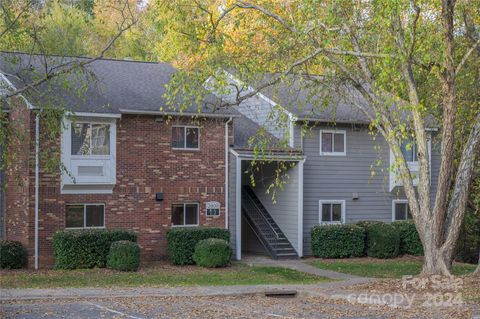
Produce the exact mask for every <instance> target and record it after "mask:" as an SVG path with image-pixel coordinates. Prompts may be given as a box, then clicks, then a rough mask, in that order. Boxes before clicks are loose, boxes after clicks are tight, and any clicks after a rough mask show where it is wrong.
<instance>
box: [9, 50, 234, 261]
mask: <svg viewBox="0 0 480 319" xmlns="http://www.w3.org/2000/svg"><path fill="white" fill-rule="evenodd" d="M8 56H9V55H8V54H4V55H3V60H2V61H3V63H2V65H1V67H0V68H1V69H2V70H5V71H8V74H22V73H21V70H25V69H29V68H34V69H36V70H39V69H41V66H42V64H41V59H39V57H37V59H35V57H34V59H33V61H30V60H29V59H27V57H28V56H27V55H21V54H20V55H19V54H15V56H16V57H20V58H25V59H20V61H19V62H15V63H9V60H8ZM53 59H54V58H53ZM53 62H55V60H54V61H53ZM26 63H30V64H31V66H30V65H26ZM51 63H52V62H51ZM52 65H54V64H53V63H52ZM88 68H89V70H90V71H91V72H93V73H94V74H95V78H96V79H95V81H93V80H92V82H91V83H88V84H89V87H88V90H87V91H86V92H85V94H82V95H78V94H77V93H76V92H75V91H73V92H68V91H66V90H64V89H63V90H62V88H61V87H60V86H56V85H54V86H50V87H46V86H43V87H42V88H41V89H42V90H44V91H47V92H49V93H48V94H46V95H47V96H49V97H48V98H49V99H50V100H49V101H48V102H46V101H44V100H45V99H46V98H47V97H45V96H44V97H37V96H35V95H32V94H29V95H25V96H23V97H16V98H13V99H11V100H10V101H9V105H8V106H7V105H5V106H6V108H4V111H7V112H9V114H8V117H9V120H10V121H11V122H14V123H16V124H15V125H16V126H17V125H18V127H23V129H21V130H19V131H24V132H26V134H25V136H22V137H21V138H20V137H19V138H15V137H14V136H12V138H11V146H10V148H9V149H8V150H7V151H8V152H15V153H16V155H15V161H14V162H13V163H12V164H11V165H10V166H9V167H8V169H7V170H6V172H5V182H6V185H7V187H6V188H5V193H4V194H3V196H4V201H3V200H2V202H3V203H2V206H3V211H4V212H6V213H3V218H4V222H3V224H4V225H3V235H4V237H5V238H8V239H11V240H18V241H20V242H22V243H23V244H24V245H25V247H26V248H27V250H28V255H29V257H30V258H29V265H30V266H32V265H33V264H34V262H35V261H34V259H35V256H38V263H39V265H40V267H48V266H51V265H52V264H53V248H52V237H53V234H54V233H55V231H57V230H60V229H65V228H72V229H74V228H112V229H131V230H134V231H136V232H137V233H138V241H139V244H140V246H141V254H142V260H158V259H161V258H163V257H164V256H165V254H166V232H167V230H168V229H169V228H171V227H176V226H197V225H201V226H217V227H226V224H225V194H226V193H225V190H226V187H225V186H226V184H225V183H226V179H225V176H226V175H225V159H226V152H227V149H228V146H229V144H231V143H233V138H232V132H233V129H232V115H231V114H219V113H218V112H217V113H212V112H209V111H207V109H205V108H203V106H197V105H192V106H190V108H188V109H186V110H183V111H182V112H176V111H164V112H161V111H160V109H161V108H162V107H164V108H165V99H164V97H163V95H164V93H165V85H166V84H168V83H169V81H170V79H171V77H172V76H173V74H174V73H175V70H174V69H173V68H172V67H171V66H170V65H168V64H164V63H143V62H130V61H118V60H99V61H96V62H94V63H92V64H91V65H90V66H89V67H88ZM3 80H4V84H5V83H6V84H8V85H12V86H13V87H16V88H18V87H20V86H21V85H22V83H21V80H20V79H18V78H15V77H11V78H9V77H7V76H4V78H3ZM22 80H23V79H22ZM52 95H55V99H51V97H52ZM42 99H43V100H42ZM60 100H61V101H60ZM52 101H54V102H55V103H57V102H58V103H59V105H61V104H60V103H63V104H65V105H69V111H72V112H74V116H69V117H65V118H64V119H63V126H64V129H63V131H62V133H61V137H60V138H58V139H55V140H50V139H47V138H46V135H45V134H42V133H43V132H42V121H41V117H39V118H37V115H38V114H39V112H41V110H40V107H38V106H37V105H42V104H46V103H52ZM36 125H38V131H36V128H37V127H36ZM37 138H38V140H39V150H40V151H39V156H42V155H41V154H42V150H45V148H49V149H51V150H52V151H51V152H52V153H53V154H50V156H55V154H58V153H55V150H59V151H60V153H61V155H60V154H58V156H61V159H62V164H63V165H64V166H65V168H66V170H65V171H64V172H63V173H62V174H60V173H59V174H51V173H50V174H49V173H46V172H45V170H44V169H43V168H42V165H41V164H42V160H40V161H39V167H38V168H37V170H36V154H37V153H36V147H35V146H36V139H37ZM35 172H38V176H37V177H36V174H35ZM36 192H38V194H36ZM2 198H3V197H2ZM207 203H208V205H210V206H211V205H213V207H216V206H218V205H219V206H220V207H219V208H220V209H219V210H209V213H208V214H207V210H206V207H207ZM37 205H38V209H37V210H36V207H37ZM36 214H38V215H37V216H38V237H37V238H38V239H37V240H38V244H37V245H36V244H35V237H36V236H35V228H36V227H35V215H36ZM35 246H37V247H38V248H37V249H38V250H37V251H35Z"/></svg>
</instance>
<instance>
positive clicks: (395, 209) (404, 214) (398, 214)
mask: <svg viewBox="0 0 480 319" xmlns="http://www.w3.org/2000/svg"><path fill="white" fill-rule="evenodd" d="M408 219H412V214H411V212H410V207H409V206H408V200H406V199H394V200H393V201H392V221H396V220H408Z"/></svg>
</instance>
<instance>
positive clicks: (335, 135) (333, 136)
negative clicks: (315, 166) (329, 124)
mask: <svg viewBox="0 0 480 319" xmlns="http://www.w3.org/2000/svg"><path fill="white" fill-rule="evenodd" d="M346 149H347V134H346V131H340V130H321V131H320V155H346V153H347V151H346Z"/></svg>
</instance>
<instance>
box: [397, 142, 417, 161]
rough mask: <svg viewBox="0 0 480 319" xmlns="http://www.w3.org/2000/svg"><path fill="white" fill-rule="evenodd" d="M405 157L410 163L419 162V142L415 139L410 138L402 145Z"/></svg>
mask: <svg viewBox="0 0 480 319" xmlns="http://www.w3.org/2000/svg"><path fill="white" fill-rule="evenodd" d="M401 149H402V153H403V157H405V161H406V162H408V163H417V162H418V156H417V143H415V141H413V140H411V139H409V140H406V141H404V142H403V143H402V146H401Z"/></svg>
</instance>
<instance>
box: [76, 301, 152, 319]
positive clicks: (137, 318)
mask: <svg viewBox="0 0 480 319" xmlns="http://www.w3.org/2000/svg"><path fill="white" fill-rule="evenodd" d="M85 303H86V304H89V305H92V306H95V307H97V308H99V309H102V310H106V311H109V312H111V313H114V314H117V315H121V316H124V317H127V318H131V319H144V318H142V317H135V316H131V315H129V314H126V313H124V312H121V311H117V310H114V309H110V308H107V307H104V306H102V305H98V304H96V303H93V302H89V301H85Z"/></svg>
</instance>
